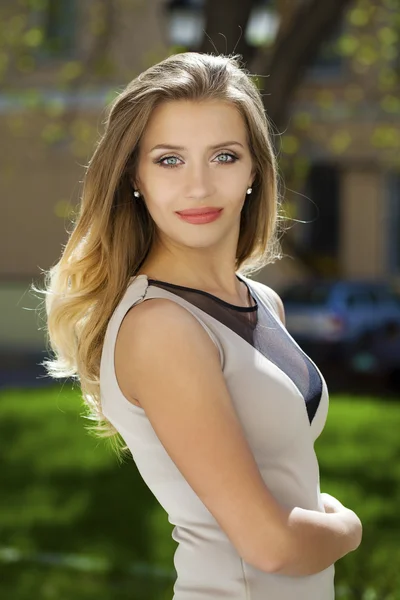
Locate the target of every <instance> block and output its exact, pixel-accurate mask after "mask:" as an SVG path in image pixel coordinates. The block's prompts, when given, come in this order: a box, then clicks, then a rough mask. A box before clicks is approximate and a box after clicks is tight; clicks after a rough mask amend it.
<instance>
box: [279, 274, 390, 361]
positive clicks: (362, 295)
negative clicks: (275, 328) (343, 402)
mask: <svg viewBox="0 0 400 600" xmlns="http://www.w3.org/2000/svg"><path fill="white" fill-rule="evenodd" d="M280 296H281V298H282V301H283V304H284V307H285V312H286V327H287V329H288V331H289V332H290V333H291V335H292V336H293V337H294V338H295V340H296V341H297V342H298V344H299V345H300V346H301V347H302V348H303V349H304V351H305V352H307V353H309V354H310V356H311V357H312V358H313V359H316V360H318V361H323V360H332V359H333V360H339V361H340V360H347V358H348V357H349V355H350V354H351V353H352V352H353V351H354V347H355V346H357V344H358V343H359V341H360V340H362V339H365V336H366V335H368V334H370V333H372V332H375V331H377V330H381V329H382V327H385V326H386V325H387V324H389V323H390V324H392V325H393V324H396V323H397V324H399V325H400V296H399V295H398V294H396V292H395V291H394V290H393V289H392V288H391V287H390V286H389V285H388V284H387V283H385V282H376V281H367V280H351V281H350V280H334V281H333V280H316V281H307V282H302V283H297V284H294V285H291V286H290V287H288V288H286V289H285V290H283V291H282V292H281V293H280Z"/></svg>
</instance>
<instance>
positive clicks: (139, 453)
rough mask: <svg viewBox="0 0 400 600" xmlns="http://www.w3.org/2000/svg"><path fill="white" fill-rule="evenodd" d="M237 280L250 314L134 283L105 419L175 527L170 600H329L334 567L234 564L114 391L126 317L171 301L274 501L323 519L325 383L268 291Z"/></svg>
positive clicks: (195, 295)
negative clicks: (219, 378) (209, 360)
mask: <svg viewBox="0 0 400 600" xmlns="http://www.w3.org/2000/svg"><path fill="white" fill-rule="evenodd" d="M236 277H237V278H238V279H239V280H241V281H242V282H244V283H245V285H246V286H247V289H248V291H249V294H250V295H251V297H252V299H253V302H254V306H251V307H248V308H245V307H238V306H235V305H232V304H229V303H228V302H225V301H223V300H222V299H220V298H217V297H216V296H213V295H212V294H209V293H208V292H204V291H202V290H197V289H194V288H188V287H183V286H178V285H175V284H171V283H167V282H162V281H159V280H154V279H149V278H148V277H147V275H144V274H141V275H138V276H136V277H133V278H131V280H130V283H129V285H128V287H127V290H126V292H125V294H124V296H123V298H122V300H121V301H120V303H119V304H118V306H117V308H116V309H115V311H114V313H113V314H112V317H111V319H110V321H109V323H108V326H107V330H106V334H105V338H104V343H103V350H102V356H101V365H100V392H101V402H102V410H103V413H104V415H105V416H106V417H107V418H108V419H109V420H110V422H111V423H112V424H113V425H114V427H115V428H116V429H117V431H118V432H119V433H120V434H121V436H122V438H123V439H124V440H125V443H126V445H127V446H128V447H129V449H130V451H131V454H132V457H133V460H134V462H135V464H136V467H137V469H138V470H139V472H140V474H141V476H142V478H143V480H144V482H145V483H146V484H147V486H148V487H149V488H150V490H151V491H152V493H153V494H154V496H155V497H156V499H157V500H158V502H159V503H160V504H161V506H162V507H163V508H164V510H165V511H166V512H167V514H168V520H169V522H170V523H171V524H173V525H174V528H173V531H172V537H173V539H174V540H175V541H176V542H177V543H178V546H177V548H176V551H175V554H174V566H175V570H176V573H177V579H176V581H175V584H174V596H173V600H221V599H225V600H226V599H229V600H333V598H334V596H335V594H334V574H335V566H334V565H331V566H330V567H328V568H327V569H324V570H323V571H321V572H319V573H316V574H314V575H311V576H305V577H290V576H286V575H280V574H273V573H266V572H264V571H262V570H259V569H257V568H255V567H254V566H252V565H251V564H248V563H246V562H245V561H244V560H243V559H242V558H241V557H240V555H239V554H238V552H237V551H236V549H235V547H234V546H233V545H232V543H231V542H230V540H229V538H228V537H227V535H226V534H225V532H224V531H223V530H222V529H221V527H220V526H219V524H218V523H217V521H216V520H215V519H214V517H213V515H212V514H211V513H210V511H209V510H208V509H207V508H206V506H205V505H204V504H203V503H202V501H201V500H200V499H199V497H198V496H197V495H196V494H195V492H194V490H193V489H192V488H191V487H190V486H189V484H188V483H187V481H186V479H185V478H184V477H183V475H182V474H181V472H180V471H179V470H178V468H177V467H176V465H175V463H174V462H173V461H172V459H171V458H170V457H169V455H168V453H167V452H166V450H165V448H164V446H163V445H162V444H161V442H160V440H159V439H158V437H157V435H156V433H155V431H154V429H153V428H152V426H151V423H150V421H149V420H148V418H147V416H146V413H145V411H144V410H143V409H142V408H141V407H139V406H137V405H135V404H133V403H132V402H129V400H127V398H126V397H125V396H124V395H123V394H122V392H121V390H120V388H119V386H118V383H117V379H116V374H115V369H114V347H115V342H116V338H117V333H118V330H119V327H120V325H121V323H122V320H123V318H124V316H125V315H126V313H127V312H128V310H129V309H130V308H132V307H133V306H134V305H135V304H137V303H140V302H142V301H145V300H146V299H149V298H167V299H169V300H171V301H172V302H177V303H178V304H180V305H181V306H183V307H184V308H186V309H187V310H188V311H189V312H190V313H191V314H192V315H193V316H194V317H195V318H196V319H197V320H198V321H199V322H200V324H201V325H202V326H203V327H204V329H205V330H206V332H207V333H208V334H209V336H210V338H211V339H212V341H213V342H214V344H215V345H216V346H217V348H218V350H219V355H220V360H221V368H222V370H223V374H224V377H225V380H226V384H227V387H228V389H229V392H230V395H231V399H232V402H233V404H234V407H235V409H236V411H237V414H238V417H239V420H240V422H241V425H242V428H243V431H244V434H245V436H246V439H247V441H248V443H249V445H250V448H251V450H252V453H253V456H254V459H255V461H256V463H257V465H258V468H259V470H260V473H261V475H262V478H263V480H264V482H265V484H266V486H267V487H268V489H269V490H270V492H271V493H272V494H273V495H274V497H275V498H276V500H277V501H278V502H280V503H281V504H283V505H285V506H286V507H291V508H294V507H295V506H299V507H301V508H304V509H311V510H316V511H320V512H324V507H323V503H322V500H321V497H320V482H319V466H318V461H317V457H316V454H315V450H314V442H315V440H316V439H317V437H318V436H319V435H320V434H321V432H322V430H323V428H324V425H325V422H326V418H327V414H328V402H329V400H328V390H327V386H326V383H325V380H324V378H323V376H322V375H321V373H320V371H319V369H318V368H317V367H316V365H315V363H313V362H312V361H311V359H310V358H309V357H308V356H307V355H306V354H305V353H304V352H303V351H302V350H301V348H300V347H299V345H298V344H297V343H296V342H295V341H294V339H293V338H292V337H291V335H290V334H289V333H288V331H287V330H286V328H285V327H284V326H283V324H282V323H281V321H280V319H279V315H278V314H277V313H276V308H275V305H274V303H273V302H272V301H271V300H270V294H269V288H268V287H267V286H266V285H264V284H262V283H260V282H257V281H254V280H252V279H249V278H248V277H245V276H244V275H241V274H236ZM232 468H234V465H232Z"/></svg>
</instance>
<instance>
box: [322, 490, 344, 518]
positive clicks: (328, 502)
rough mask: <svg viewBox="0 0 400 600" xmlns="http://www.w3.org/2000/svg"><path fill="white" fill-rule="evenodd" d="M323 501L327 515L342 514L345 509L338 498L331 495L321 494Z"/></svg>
mask: <svg viewBox="0 0 400 600" xmlns="http://www.w3.org/2000/svg"><path fill="white" fill-rule="evenodd" d="M321 499H322V502H323V505H324V509H325V512H326V513H335V512H340V511H341V510H343V509H344V508H345V507H344V506H343V504H342V503H341V502H340V501H339V500H338V499H337V498H335V497H334V496H331V495H330V494H325V493H324V494H321Z"/></svg>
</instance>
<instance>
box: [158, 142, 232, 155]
mask: <svg viewBox="0 0 400 600" xmlns="http://www.w3.org/2000/svg"><path fill="white" fill-rule="evenodd" d="M222 146H241V147H242V148H244V146H243V144H241V143H240V142H236V141H235V140H231V141H229V142H221V143H220V144H214V145H213V146H208V149H209V150H215V149H216V148H222ZM160 149H166V150H187V148H185V146H175V145H174V144H167V143H165V144H157V146H154V147H153V148H152V149H151V150H150V152H153V150H160ZM150 152H149V154H150Z"/></svg>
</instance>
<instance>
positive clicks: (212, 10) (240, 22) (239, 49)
mask: <svg viewBox="0 0 400 600" xmlns="http://www.w3.org/2000/svg"><path fill="white" fill-rule="evenodd" d="M254 5H255V0H240V1H239V2H232V0H218V1H216V0H206V3H205V7H204V15H205V35H204V36H203V40H202V43H201V45H200V48H198V52H207V53H213V54H215V53H218V54H231V53H233V52H235V53H238V54H241V55H242V57H243V61H244V62H245V63H247V62H249V61H250V60H251V59H252V57H253V55H254V48H253V47H251V46H249V45H248V43H247V42H246V40H245V37H244V35H245V31H246V27H247V24H248V21H249V17H250V14H251V10H252V8H253V6H254ZM239 38H240V39H239ZM210 39H211V41H210Z"/></svg>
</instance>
